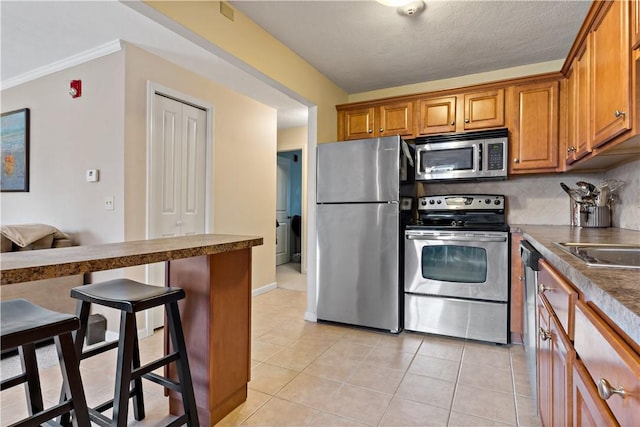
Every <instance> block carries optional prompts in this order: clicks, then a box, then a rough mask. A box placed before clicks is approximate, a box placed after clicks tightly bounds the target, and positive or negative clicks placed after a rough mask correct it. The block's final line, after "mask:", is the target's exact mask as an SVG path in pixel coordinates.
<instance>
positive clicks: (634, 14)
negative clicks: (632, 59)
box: [631, 0, 640, 49]
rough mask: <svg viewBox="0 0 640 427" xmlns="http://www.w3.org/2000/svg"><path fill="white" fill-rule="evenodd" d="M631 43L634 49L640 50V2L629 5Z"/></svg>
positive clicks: (637, 0) (639, 0)
mask: <svg viewBox="0 0 640 427" xmlns="http://www.w3.org/2000/svg"><path fill="white" fill-rule="evenodd" d="M631 7H632V8H633V9H632V10H631V43H632V47H633V48H634V49H638V48H640V0H634V2H633V4H632V5H631Z"/></svg>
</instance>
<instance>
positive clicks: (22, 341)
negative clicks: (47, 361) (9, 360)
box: [0, 299, 89, 426]
mask: <svg viewBox="0 0 640 427" xmlns="http://www.w3.org/2000/svg"><path fill="white" fill-rule="evenodd" d="M79 326H80V321H79V320H78V318H77V317H76V316H73V315H69V314H63V313H58V312H55V311H51V310H47V309H45V308H43V307H40V306H38V305H36V304H33V303H31V302H29V301H27V300H24V299H14V300H7V301H1V302H0V343H1V344H0V347H1V348H2V351H4V350H9V349H13V348H16V347H17V348H18V350H19V354H20V358H21V360H22V366H23V367H24V372H23V373H22V374H19V375H17V376H14V377H12V378H8V379H6V380H3V381H2V382H1V384H0V389H1V390H7V389H9V388H11V387H15V386H17V385H20V384H23V383H26V388H25V391H26V394H27V406H28V409H29V415H30V416H29V417H27V418H25V419H24V420H22V421H20V422H18V423H16V424H13V426H34V425H40V424H42V423H44V422H46V421H50V420H53V419H54V418H56V417H58V416H61V415H63V414H72V415H73V424H74V425H75V426H87V425H89V415H88V412H87V403H86V400H85V395H84V389H83V387H82V380H81V377H80V370H79V362H78V358H77V355H76V352H75V349H74V343H73V337H72V332H73V331H75V330H77V329H78V328H79ZM49 338H53V340H54V342H55V345H56V349H57V351H58V359H59V361H60V368H61V370H62V381H63V390H64V393H65V395H66V396H68V398H65V399H63V400H62V401H61V402H60V404H58V405H56V406H53V407H51V408H48V409H47V410H44V404H43V400H42V389H41V386H40V377H39V373H38V362H37V359H36V353H35V343H36V342H39V341H42V340H45V339H49Z"/></svg>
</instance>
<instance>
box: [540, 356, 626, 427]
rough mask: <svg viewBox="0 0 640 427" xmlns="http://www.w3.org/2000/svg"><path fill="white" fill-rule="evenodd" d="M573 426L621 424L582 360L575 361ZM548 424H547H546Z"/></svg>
mask: <svg viewBox="0 0 640 427" xmlns="http://www.w3.org/2000/svg"><path fill="white" fill-rule="evenodd" d="M572 372H573V387H572V394H573V424H572V425H573V426H575V427H602V426H617V425H619V424H618V422H617V421H616V419H615V417H614V416H613V414H612V413H611V411H610V410H609V408H608V407H607V404H606V403H604V402H603V401H602V399H600V396H598V392H597V391H595V390H594V388H593V385H592V383H591V377H590V376H589V372H587V368H585V367H584V364H583V363H582V362H581V361H580V360H576V361H575V362H574V363H573V371H572ZM545 425H547V424H545Z"/></svg>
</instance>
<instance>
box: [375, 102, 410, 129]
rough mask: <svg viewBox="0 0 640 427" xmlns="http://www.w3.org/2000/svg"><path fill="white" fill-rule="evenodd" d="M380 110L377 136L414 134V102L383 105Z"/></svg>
mask: <svg viewBox="0 0 640 427" xmlns="http://www.w3.org/2000/svg"><path fill="white" fill-rule="evenodd" d="M379 112H380V113H379V114H380V116H379V119H378V120H376V123H378V135H377V136H393V135H400V136H411V135H413V102H400V103H397V104H389V105H383V106H381V107H380V109H379Z"/></svg>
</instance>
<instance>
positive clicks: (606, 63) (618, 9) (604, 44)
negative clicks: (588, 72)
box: [591, 1, 631, 147]
mask: <svg viewBox="0 0 640 427" xmlns="http://www.w3.org/2000/svg"><path fill="white" fill-rule="evenodd" d="M629 3H630V2H628V1H612V2H606V4H605V6H604V7H603V8H604V9H605V10H604V15H603V16H601V18H600V21H599V22H597V23H596V27H595V28H594V30H593V33H592V36H591V37H592V48H593V51H592V55H591V66H592V82H591V94H592V97H591V111H592V114H593V116H592V120H593V129H592V145H593V147H598V146H600V145H602V144H604V143H606V142H607V141H609V140H610V139H611V138H613V137H615V136H617V135H619V134H620V133H622V132H624V131H626V130H628V129H630V127H631V117H630V116H631V109H630V107H631V91H630V81H631V64H630V55H631V51H630V48H629Z"/></svg>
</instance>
